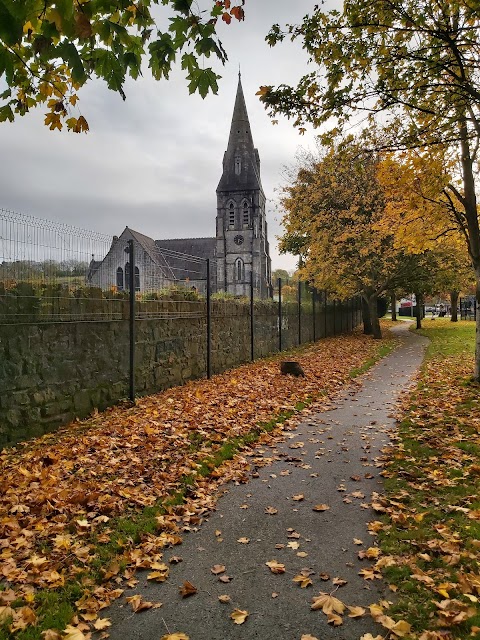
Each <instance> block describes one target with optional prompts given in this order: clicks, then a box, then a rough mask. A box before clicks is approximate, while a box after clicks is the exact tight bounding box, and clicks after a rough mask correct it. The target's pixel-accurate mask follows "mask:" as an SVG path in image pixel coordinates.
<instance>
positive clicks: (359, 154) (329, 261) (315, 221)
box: [280, 137, 411, 338]
mask: <svg viewBox="0 0 480 640" xmlns="http://www.w3.org/2000/svg"><path fill="white" fill-rule="evenodd" d="M379 162H380V159H379V158H378V157H376V156H374V155H373V154H371V153H368V152H366V151H365V150H364V148H363V146H362V143H361V142H359V141H356V140H354V139H353V138H351V137H350V138H347V139H345V140H343V141H339V142H336V143H335V144H332V145H331V146H330V147H329V148H328V149H325V150H324V151H321V153H320V157H318V158H312V159H311V160H310V161H307V162H306V163H304V164H303V165H302V166H301V167H300V168H299V170H298V172H296V173H295V174H294V175H293V176H292V179H291V181H290V183H288V184H287V185H286V186H285V187H284V189H283V197H282V200H281V202H282V206H283V208H284V210H285V217H284V220H283V222H284V225H285V229H286V232H285V235H284V236H283V238H282V240H281V245H280V248H281V250H283V251H289V252H292V251H293V252H295V251H297V252H298V253H299V254H300V255H301V257H302V262H303V267H302V274H303V275H304V276H305V277H306V278H308V280H309V281H310V282H311V283H312V284H313V285H315V286H316V287H318V288H319V289H327V290H328V291H329V293H330V294H333V295H336V296H338V297H340V298H346V297H348V296H351V295H354V294H357V293H360V294H361V295H362V297H363V298H364V300H365V303H366V304H367V305H368V308H369V310H370V317H371V322H372V330H373V335H374V336H375V337H377V338H378V337H381V332H380V325H379V323H378V316H377V299H378V296H380V295H381V294H382V293H383V292H385V291H388V290H391V289H394V288H396V287H398V286H400V285H402V284H403V283H404V282H405V281H406V278H407V276H408V274H409V271H410V273H411V268H410V267H409V263H408V261H406V260H405V259H404V256H403V251H402V250H401V249H400V250H398V249H395V247H394V236H393V234H392V233H391V231H389V230H388V229H386V230H385V228H384V227H383V226H382V225H381V221H382V218H383V215H384V210H385V196H384V190H383V188H382V186H381V185H380V183H379V181H378V179H377V171H378V164H379Z"/></svg>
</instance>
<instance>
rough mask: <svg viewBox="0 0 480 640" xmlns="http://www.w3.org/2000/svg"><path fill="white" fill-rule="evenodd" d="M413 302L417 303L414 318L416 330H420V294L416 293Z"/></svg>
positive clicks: (421, 301)
mask: <svg viewBox="0 0 480 640" xmlns="http://www.w3.org/2000/svg"><path fill="white" fill-rule="evenodd" d="M415 300H416V301H417V302H416V305H415V318H416V320H417V329H421V328H422V304H423V296H422V294H421V293H416V294H415Z"/></svg>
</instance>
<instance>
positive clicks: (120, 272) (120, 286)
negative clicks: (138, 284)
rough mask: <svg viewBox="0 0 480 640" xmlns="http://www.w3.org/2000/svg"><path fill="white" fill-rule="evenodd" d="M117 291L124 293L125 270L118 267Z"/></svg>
mask: <svg viewBox="0 0 480 640" xmlns="http://www.w3.org/2000/svg"><path fill="white" fill-rule="evenodd" d="M117 289H118V290H119V291H123V269H122V267H118V269H117Z"/></svg>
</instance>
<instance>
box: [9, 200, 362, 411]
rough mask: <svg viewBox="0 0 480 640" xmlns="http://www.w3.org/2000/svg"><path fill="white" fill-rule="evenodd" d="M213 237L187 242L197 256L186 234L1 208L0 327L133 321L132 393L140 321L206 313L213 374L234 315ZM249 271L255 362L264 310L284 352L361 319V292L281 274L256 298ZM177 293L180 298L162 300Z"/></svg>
mask: <svg viewBox="0 0 480 640" xmlns="http://www.w3.org/2000/svg"><path fill="white" fill-rule="evenodd" d="M212 240H213V241H214V239H211V238H210V239H209V238H203V239H198V240H192V241H188V242H191V246H192V250H193V249H195V248H196V249H197V250H198V254H197V255H195V254H193V253H191V254H189V253H185V252H182V251H180V250H179V248H180V243H183V245H182V246H183V247H184V246H185V242H187V241H175V240H172V241H154V240H152V239H151V238H148V237H147V236H144V235H142V234H139V233H138V232H136V231H133V230H130V229H128V227H127V229H126V230H125V231H124V233H123V234H122V235H121V236H120V237H116V236H113V238H112V237H108V236H105V235H102V234H99V233H95V232H93V231H88V230H85V229H80V228H76V227H73V226H69V225H65V224H61V223H57V222H51V221H48V220H42V219H38V218H34V217H31V216H26V215H23V214H19V213H15V212H12V211H8V210H5V209H0V327H1V326H8V325H20V324H32V323H35V324H45V323H98V322H107V321H108V322H128V324H129V362H130V365H129V391H128V393H129V396H130V398H131V399H132V400H133V399H134V397H135V360H136V353H135V351H136V346H137V342H136V328H137V327H138V323H141V322H142V321H146V320H153V321H158V322H172V321H178V322H181V321H182V320H185V319H195V318H196V319H199V320H200V321H201V322H200V323H198V324H197V325H196V327H197V328H196V331H198V336H196V337H197V339H198V340H199V341H202V342H203V341H204V343H205V344H206V362H205V373H206V375H207V376H208V377H210V375H211V374H212V348H213V347H212V325H213V324H214V323H215V322H223V321H225V318H227V317H228V315H229V314H236V313H238V310H236V308H235V306H234V305H230V307H229V299H228V295H225V292H222V291H220V290H219V286H218V283H217V265H216V262H215V259H214V258H213V257H211V256H213V255H214V243H213V242H212ZM209 256H210V257H209ZM248 277H249V282H247V283H245V286H244V291H245V293H246V296H245V298H246V299H245V300H244V302H245V304H246V305H248V306H249V308H248V321H246V323H245V325H244V329H245V331H248V333H249V343H250V350H249V354H248V356H249V358H250V359H251V360H253V359H254V358H255V357H258V356H259V355H266V353H265V350H263V351H262V348H261V346H260V345H259V343H258V339H257V335H256V333H257V331H256V330H257V327H258V326H259V324H260V320H261V317H260V316H261V315H262V314H265V315H267V314H268V315H269V317H270V318H271V317H272V315H273V317H274V319H275V322H276V333H277V349H278V350H279V351H282V350H284V349H285V348H289V347H292V346H295V345H300V344H302V343H305V342H310V341H312V340H313V341H315V340H317V339H319V338H321V337H325V336H327V335H336V334H338V333H342V332H345V331H350V330H352V329H353V327H354V325H355V324H356V321H357V319H358V317H359V309H360V303H359V300H358V299H351V300H346V301H338V300H333V299H329V297H328V295H327V292H326V291H317V290H315V289H312V288H310V287H309V286H308V285H307V284H306V283H303V282H293V283H292V282H289V283H285V282H282V281H281V280H278V281H277V282H276V283H274V286H273V302H272V301H271V302H270V304H268V303H267V304H263V305H262V304H258V303H257V300H256V296H257V294H258V291H259V285H258V283H257V282H255V281H254V276H253V274H247V278H248ZM172 300H173V301H175V304H174V305H169V304H166V302H165V301H172ZM230 308H231V309H230ZM270 352H271V351H270ZM248 356H247V357H246V358H245V359H248ZM137 365H138V363H137Z"/></svg>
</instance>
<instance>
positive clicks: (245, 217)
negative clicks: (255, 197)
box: [242, 201, 250, 227]
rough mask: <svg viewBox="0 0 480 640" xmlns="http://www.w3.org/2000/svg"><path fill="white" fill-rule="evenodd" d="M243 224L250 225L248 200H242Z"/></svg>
mask: <svg viewBox="0 0 480 640" xmlns="http://www.w3.org/2000/svg"><path fill="white" fill-rule="evenodd" d="M242 215H243V226H244V227H249V226H250V208H249V206H248V202H246V201H245V202H244V203H243V214H242Z"/></svg>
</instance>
